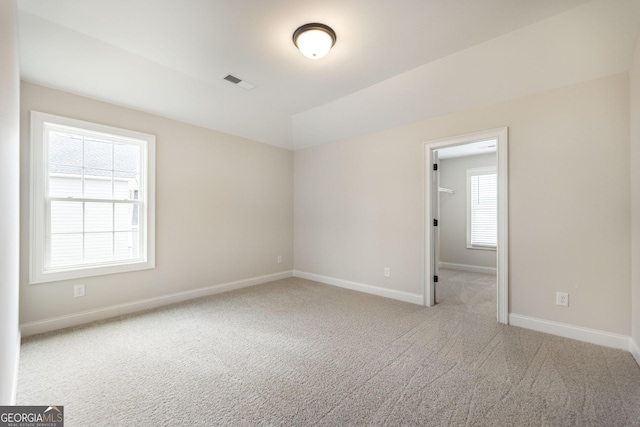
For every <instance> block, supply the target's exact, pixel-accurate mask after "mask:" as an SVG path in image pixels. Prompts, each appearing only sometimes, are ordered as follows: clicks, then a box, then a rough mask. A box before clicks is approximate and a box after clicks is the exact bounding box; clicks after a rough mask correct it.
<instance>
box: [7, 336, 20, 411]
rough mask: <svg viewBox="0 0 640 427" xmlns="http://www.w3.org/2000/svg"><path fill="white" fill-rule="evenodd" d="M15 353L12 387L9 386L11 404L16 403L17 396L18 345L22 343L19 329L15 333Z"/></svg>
mask: <svg viewBox="0 0 640 427" xmlns="http://www.w3.org/2000/svg"><path fill="white" fill-rule="evenodd" d="M16 341H17V342H16V346H15V349H16V354H15V356H14V358H15V362H14V368H13V387H12V388H11V403H10V404H11V405H14V406H15V405H16V398H17V396H18V372H19V371H20V345H21V343H22V337H21V335H20V331H18V332H17V334H16Z"/></svg>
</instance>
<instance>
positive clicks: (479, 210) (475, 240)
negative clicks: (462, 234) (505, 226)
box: [471, 173, 498, 246]
mask: <svg viewBox="0 0 640 427" xmlns="http://www.w3.org/2000/svg"><path fill="white" fill-rule="evenodd" d="M497 202H498V198H497V175H496V174H495V173H489V174H486V173H485V174H479V175H473V176H472V177H471V244H472V245H477V246H496V244H497V205H498V203H497Z"/></svg>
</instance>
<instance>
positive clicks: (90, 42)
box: [18, 0, 640, 149]
mask: <svg viewBox="0 0 640 427" xmlns="http://www.w3.org/2000/svg"><path fill="white" fill-rule="evenodd" d="M639 3H640V1H639V0H592V1H587V0H535V1H531V0H482V1H479V0H457V1H450V0H397V1H393V2H392V1H389V0H350V1H344V0H323V1H317V0H278V1H276V0H272V1H264V0H134V1H132V0H19V1H18V7H19V10H20V15H19V25H20V27H19V28H20V56H21V73H22V77H23V79H25V80H27V81H31V82H34V83H38V84H42V85H45V86H50V87H54V88H58V89H62V90H65V91H69V92H73V93H78V94H81V95H84V96H88V97H92V98H96V99H100V100H105V101H108V102H112V103H116V104H119V105H123V106H127V107H131V108H135V109H139V110H142V111H147V112H150V113H154V114H158V115H161V116H166V117H170V118H174V119H177V120H182V121H185V122H188V123H193V124H196V125H200V126H203V127H208V128H212V129H216V130H220V131H223V132H228V133H231V134H235V135H239V136H243V137H247V138H252V139H255V140H258V141H262V142H266V143H269V144H273V145H278V146H282V147H285V148H293V149H297V148H305V147H308V146H313V145H317V144H321V143H325V142H330V141H333V140H336V139H340V138H345V137H349V136H354V135H357V134H362V133H366V132H371V131H374V130H378V129H381V128H384V127H389V126H395V125H399V124H404V123H409V122H411V121H416V120H420V119H423V118H426V117H430V116H433V115H438V114H444V113H447V112H450V111H455V110H457V109H460V108H473V107H474V106H477V105H478V104H483V103H484V104H486V103H488V102H495V101H496V100H500V99H504V98H509V97H513V96H519V95H522V94H526V93H530V92H535V91H539V90H544V89H548V88H551V87H554V86H558V85H563V84H568V83H567V82H569V83H573V82H574V80H575V81H579V80H584V79H588V78H594V77H593V75H596V77H597V76H600V75H606V74H607V73H609V74H610V73H613V72H621V71H623V70H627V69H628V66H629V63H630V58H631V52H632V51H633V46H634V43H635V40H636V39H635V37H636V34H637V29H638V26H639V25H640V23H639V22H638V21H639V19H638V18H635V17H633V14H632V13H631V12H637V11H640V8H639V7H638V4H639ZM308 22H321V23H324V24H327V25H329V26H331V27H332V28H333V29H334V30H335V31H336V33H337V43H336V45H335V47H334V48H333V49H332V51H331V52H330V53H329V55H328V56H327V57H325V58H323V59H321V60H317V61H313V60H309V59H307V58H305V57H303V56H302V55H301V54H300V53H299V52H298V51H297V50H296V49H295V47H294V45H293V43H292V40H291V36H292V33H293V31H294V30H295V29H296V28H297V27H298V26H300V25H302V24H305V23H308ZM551 36H553V39H552V38H551ZM558 37H561V39H560V40H558ZM517 43H521V46H523V47H526V48H527V50H529V52H526V51H520V50H521V49H519V48H518V47H516V48H514V46H517ZM609 43H614V44H613V45H610V44H609ZM576 50H577V51H576ZM611 51H612V52H611ZM549 52H551V53H549ZM533 55H542V56H541V58H542V59H545V58H544V55H552V58H551V59H555V60H556V61H557V62H559V64H540V63H536V61H537V59H538V58H537V57H535V56H533ZM563 55H565V56H563ZM566 56H568V57H569V58H570V61H567V60H566ZM474 58H475V62H474ZM495 58H499V61H498V62H499V64H496V61H495ZM478 59H480V62H478ZM507 59H508V61H506V60H507ZM546 59H549V58H546ZM596 60H597V64H593V62H595V61H596ZM512 62H513V63H512ZM565 62H570V64H568V65H567V64H565ZM498 65H499V66H500V67H502V68H504V67H505V66H506V68H507V71H509V72H510V73H511V74H510V76H511V80H510V81H508V82H504V80H505V78H504V76H503V75H501V74H500V73H497V75H496V73H492V74H493V78H494V80H496V81H500V82H501V84H502V83H506V85H504V87H505V88H501V89H499V90H497V91H494V90H491V91H489V90H487V93H486V94H483V93H474V91H476V92H477V91H478V88H476V87H475V86H478V84H477V83H478V82H476V81H474V82H471V83H473V84H474V85H475V86H474V87H473V88H471V93H469V96H468V97H467V96H466V95H465V93H464V92H461V90H464V89H465V88H466V86H465V85H466V84H471V83H470V82H469V79H468V76H467V75H466V74H464V73H462V74H460V73H461V71H460V70H461V69H463V70H469V69H470V68H473V69H474V71H473V73H474V76H479V77H480V78H483V76H484V75H485V74H487V73H488V72H487V70H488V69H491V67H492V66H494V67H495V66H498ZM585 65H587V66H589V69H590V70H587V71H585V70H582V69H583V68H584V67H585ZM594 65H595V66H594ZM487 66H488V67H489V68H486V67H487ZM532 66H533V67H532ZM625 66H626V67H627V68H626V69H625V68H624V67H625ZM510 67H515V68H514V69H510ZM518 67H527V68H526V70H527V73H525V75H524V76H523V77H524V78H521V77H520V76H519V75H518V73H519V68H518ZM545 67H546V68H554V70H553V72H551V71H549V72H548V74H549V75H550V76H551V75H553V76H554V77H553V78H547V77H546V74H547V72H546V70H539V69H537V68H545ZM502 68H501V69H502ZM556 68H558V69H556ZM574 69H575V70H574ZM456 70H458V71H456ZM452 71H453V72H452ZM540 71H542V72H540ZM467 72H469V71H467ZM229 73H230V74H233V75H235V76H237V77H239V78H241V79H243V80H246V81H248V82H250V83H251V84H253V85H255V88H254V89H252V90H249V91H247V90H244V89H242V88H239V87H237V86H234V85H232V84H231V83H229V82H227V81H225V80H223V79H222V78H223V77H224V76H226V75H227V74H229ZM452 75H453V76H454V77H455V78H454V79H452V77H451V76H452ZM456 79H457V80H456ZM471 80H473V79H471ZM529 80H531V82H530V81H529ZM510 85H511V86H510ZM482 86H483V87H485V86H486V85H482ZM438 91H446V92H442V93H440V92H438ZM489 92H491V93H489ZM445 93H446V95H444V94H445ZM496 93H497V94H496ZM494 98H497V99H494Z"/></svg>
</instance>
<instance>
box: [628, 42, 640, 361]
mask: <svg viewBox="0 0 640 427" xmlns="http://www.w3.org/2000/svg"><path fill="white" fill-rule="evenodd" d="M629 76H630V80H631V91H630V93H631V104H630V105H631V227H632V252H631V255H632V292H633V320H632V325H633V335H632V338H633V341H634V343H635V347H636V349H635V351H636V353H637V354H636V355H637V357H640V38H638V43H637V44H636V51H635V54H634V59H633V65H632V67H631V71H630V73H629ZM638 363H640V360H639V361H638Z"/></svg>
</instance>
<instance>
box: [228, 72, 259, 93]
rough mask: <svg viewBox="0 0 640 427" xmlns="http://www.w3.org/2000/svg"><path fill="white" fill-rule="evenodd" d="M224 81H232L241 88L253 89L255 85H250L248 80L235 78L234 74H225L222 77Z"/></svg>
mask: <svg viewBox="0 0 640 427" xmlns="http://www.w3.org/2000/svg"><path fill="white" fill-rule="evenodd" d="M224 79H225V80H226V81H228V82H231V83H233V84H234V85H236V86H240V87H241V88H243V89H246V90H251V89H253V88H254V87H255V86H254V85H252V84H251V83H249V82H246V81H244V80H242V79H239V78H237V77H236V76H232V75H231V74H227V76H226V77H225V78H224Z"/></svg>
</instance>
